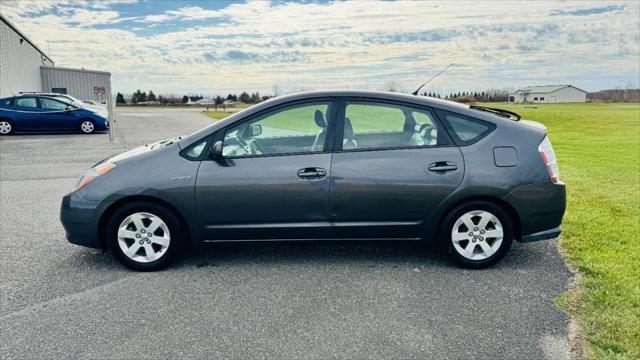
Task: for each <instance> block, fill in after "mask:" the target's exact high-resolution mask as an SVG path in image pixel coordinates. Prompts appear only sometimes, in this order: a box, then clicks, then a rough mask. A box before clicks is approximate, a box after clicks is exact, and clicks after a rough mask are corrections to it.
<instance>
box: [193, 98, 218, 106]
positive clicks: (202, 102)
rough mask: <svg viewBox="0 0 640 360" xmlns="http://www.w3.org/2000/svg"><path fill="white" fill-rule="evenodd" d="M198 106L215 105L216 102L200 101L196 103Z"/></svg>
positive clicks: (211, 100) (210, 100)
mask: <svg viewBox="0 0 640 360" xmlns="http://www.w3.org/2000/svg"><path fill="white" fill-rule="evenodd" d="M196 104H198V105H215V104H216V101H215V100H213V99H200V100H198V101H196Z"/></svg>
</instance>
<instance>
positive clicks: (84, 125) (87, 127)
mask: <svg viewBox="0 0 640 360" xmlns="http://www.w3.org/2000/svg"><path fill="white" fill-rule="evenodd" d="M95 130H96V125H95V124H94V123H93V121H91V120H82V122H81V123H80V131H82V132H83V133H85V134H91V133H93V132H94V131H95Z"/></svg>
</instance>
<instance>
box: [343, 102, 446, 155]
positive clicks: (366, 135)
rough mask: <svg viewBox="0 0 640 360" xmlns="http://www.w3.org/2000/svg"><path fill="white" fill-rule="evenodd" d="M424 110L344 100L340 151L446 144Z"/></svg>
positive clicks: (429, 114) (428, 113)
mask: <svg viewBox="0 0 640 360" xmlns="http://www.w3.org/2000/svg"><path fill="white" fill-rule="evenodd" d="M438 130H439V129H438V124H437V122H436V121H435V120H434V118H433V115H432V114H431V112H430V111H428V110H423V109H417V108H413V107H409V106H405V105H400V104H398V105H395V104H390V103H389V104H388V103H382V102H369V101H347V103H346V107H345V119H344V130H343V136H342V149H343V150H364V149H393V148H411V147H422V146H435V145H446V144H447V143H448V141H447V140H448V139H446V137H443V136H444V135H443V134H442V133H441V132H439V131H438Z"/></svg>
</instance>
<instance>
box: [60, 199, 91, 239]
mask: <svg viewBox="0 0 640 360" xmlns="http://www.w3.org/2000/svg"><path fill="white" fill-rule="evenodd" d="M99 205H100V202H99V201H91V200H88V199H87V198H85V197H84V196H83V195H82V194H81V193H80V192H78V191H74V192H72V193H70V194H68V195H66V196H65V197H63V198H62V205H61V207H60V221H61V222H62V226H63V227H64V230H65V232H66V237H67V240H68V241H69V242H70V243H72V244H76V245H82V246H87V247H91V248H101V245H100V241H99V240H98V218H99V217H98V216H95V215H96V213H97V211H96V210H97V209H98V206H99Z"/></svg>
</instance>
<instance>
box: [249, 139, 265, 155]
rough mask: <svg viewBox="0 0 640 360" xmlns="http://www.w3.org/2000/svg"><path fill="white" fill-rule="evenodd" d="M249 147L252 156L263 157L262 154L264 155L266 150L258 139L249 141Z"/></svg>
mask: <svg viewBox="0 0 640 360" xmlns="http://www.w3.org/2000/svg"><path fill="white" fill-rule="evenodd" d="M247 145H248V146H249V151H250V153H251V155H262V154H264V150H263V149H262V145H260V143H259V142H258V141H257V140H256V139H251V140H249V141H248V142H247Z"/></svg>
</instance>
